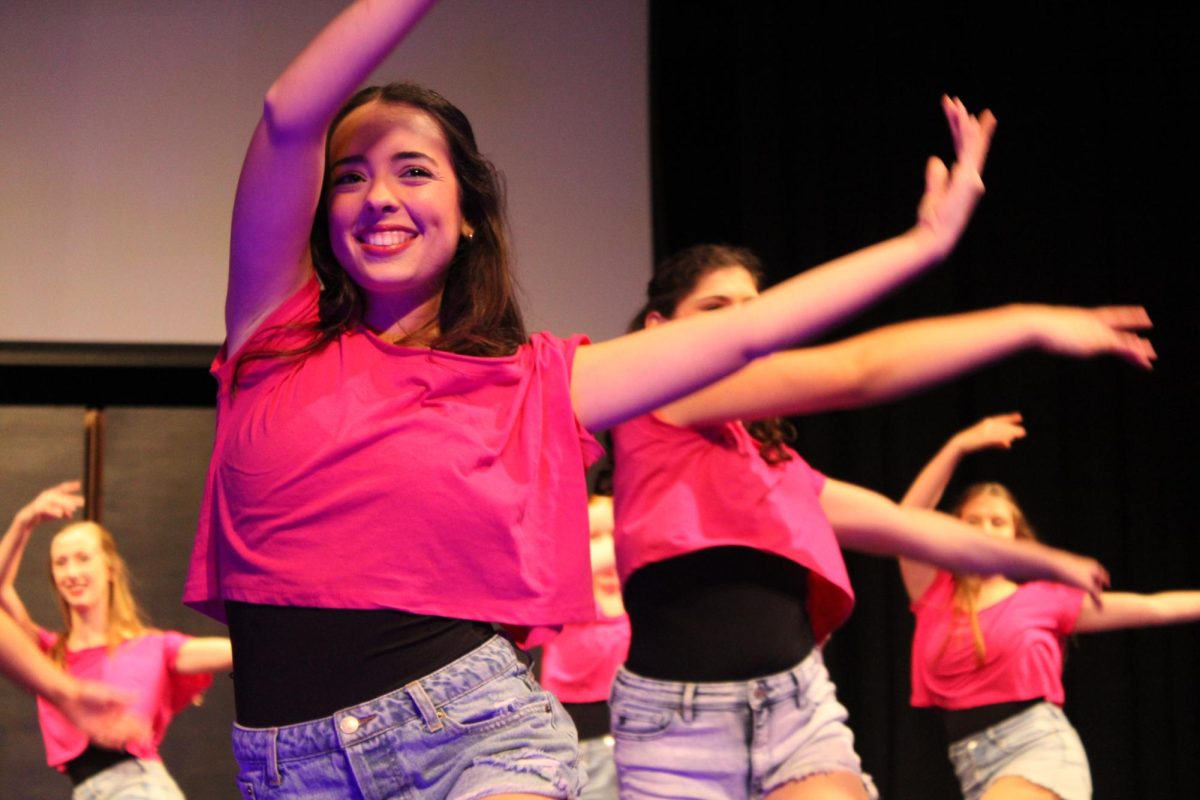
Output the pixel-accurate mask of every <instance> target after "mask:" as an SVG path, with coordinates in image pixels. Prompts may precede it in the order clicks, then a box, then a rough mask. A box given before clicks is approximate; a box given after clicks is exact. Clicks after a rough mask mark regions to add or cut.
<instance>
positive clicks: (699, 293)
mask: <svg viewBox="0 0 1200 800" xmlns="http://www.w3.org/2000/svg"><path fill="white" fill-rule="evenodd" d="M713 295H723V296H725V297H732V298H735V299H736V298H744V297H755V296H757V295H758V286H757V285H756V284H755V282H754V276H753V275H751V274H750V270H748V269H746V268H745V267H743V266H740V265H738V266H732V267H718V268H717V269H714V270H713V271H711V272H708V273H706V274H705V275H704V276H703V277H702V278H700V280H698V281H697V282H696V288H695V289H693V290H692V293H691V295H690V296H691V297H710V296H713Z"/></svg>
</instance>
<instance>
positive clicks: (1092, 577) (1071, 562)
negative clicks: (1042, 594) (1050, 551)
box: [1055, 550, 1109, 608]
mask: <svg viewBox="0 0 1200 800" xmlns="http://www.w3.org/2000/svg"><path fill="white" fill-rule="evenodd" d="M1055 557H1056V560H1057V561H1058V582H1059V583H1063V584H1066V585H1067V586H1074V587H1075V588H1077V589H1082V590H1083V591H1085V592H1087V593H1088V595H1089V596H1090V597H1091V598H1092V603H1093V604H1094V605H1095V606H1096V608H1100V606H1101V602H1100V596H1101V595H1102V594H1104V590H1105V589H1107V588H1108V583H1109V580H1108V570H1106V569H1105V568H1104V567H1103V566H1102V565H1101V564H1100V562H1099V561H1097V560H1096V559H1094V558H1088V557H1087V556H1077V555H1075V554H1074V553H1068V552H1067V551H1065V550H1059V551H1058V552H1057V553H1056V554H1055Z"/></svg>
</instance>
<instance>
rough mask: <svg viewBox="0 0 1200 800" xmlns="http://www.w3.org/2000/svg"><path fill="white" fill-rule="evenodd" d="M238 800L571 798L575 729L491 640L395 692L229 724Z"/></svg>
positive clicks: (575, 785) (498, 641)
mask: <svg viewBox="0 0 1200 800" xmlns="http://www.w3.org/2000/svg"><path fill="white" fill-rule="evenodd" d="M233 754H234V757H235V758H236V759H237V762H238V766H239V768H240V771H239V774H238V786H239V788H240V789H241V790H242V796H243V797H244V798H248V800H264V799H265V798H305V799H306V800H351V799H352V798H362V799H363V800H377V799H378V800H382V798H406V799H407V798H413V799H414V800H415V799H416V798H421V800H425V799H426V798H430V800H433V799H434V798H453V800H472V798H479V797H486V796H488V795H492V794H499V793H503V792H527V793H530V794H537V795H542V796H545V797H558V798H575V797H577V796H578V793H579V786H580V783H581V781H582V777H583V776H582V775H581V774H580V772H579V770H578V768H577V765H576V759H577V754H578V742H577V737H576V733H575V725H574V723H572V722H571V718H570V717H569V716H567V712H566V711H564V710H563V707H562V705H561V704H559V702H558V700H556V699H555V698H554V696H553V695H551V694H549V693H548V692H545V691H542V689H541V687H540V686H538V685H537V683H536V682H535V681H534V680H533V678H532V677H531V676H530V675H529V671H528V669H526V667H525V665H524V664H523V663H521V661H520V660H518V658H517V655H516V652H515V651H514V650H513V646H512V645H511V644H510V643H509V642H508V640H506V639H503V638H501V637H498V636H497V637H494V638H492V639H490V640H489V641H487V642H485V643H484V644H483V645H481V646H479V647H478V648H476V649H475V650H473V651H471V652H470V653H468V654H466V655H465V656H463V657H462V658H460V659H458V660H457V661H454V662H453V663H451V664H448V665H447V666H445V667H443V668H442V669H440V670H438V671H437V672H434V673H433V674H431V675H427V676H426V677H424V678H421V679H420V680H418V681H413V682H412V683H410V684H408V685H407V686H405V687H404V688H402V689H397V690H396V691H394V692H391V693H389V694H386V695H384V696H382V697H378V698H376V699H374V700H370V701H368V702H366V703H363V704H361V705H358V706H355V707H353V708H348V709H345V710H342V711H338V712H337V713H336V714H334V715H333V716H331V717H326V718H324V719H319V720H314V721H312V722H302V723H300V724H298V725H288V726H285V727H280V728H259V729H253V728H243V727H241V726H239V725H234V728H233Z"/></svg>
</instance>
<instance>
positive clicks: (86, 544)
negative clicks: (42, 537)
mask: <svg viewBox="0 0 1200 800" xmlns="http://www.w3.org/2000/svg"><path fill="white" fill-rule="evenodd" d="M99 549H100V537H98V536H97V535H96V532H95V531H93V530H90V529H88V528H75V529H73V530H67V531H63V532H62V533H60V534H58V535H57V536H55V537H54V538H53V539H52V540H50V557H51V558H56V557H58V556H60V555H67V554H70V553H78V552H86V553H94V552H96V551H98V550H99Z"/></svg>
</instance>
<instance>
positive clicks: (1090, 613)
mask: <svg viewBox="0 0 1200 800" xmlns="http://www.w3.org/2000/svg"><path fill="white" fill-rule="evenodd" d="M1101 601H1102V603H1103V606H1102V607H1100V608H1097V607H1095V606H1094V605H1092V604H1091V603H1084V604H1083V608H1081V609H1080V611H1079V619H1078V620H1076V622H1075V630H1076V631H1078V632H1079V633H1092V632H1094V631H1112V630H1119V629H1121V628H1148V627H1152V626H1156V625H1174V624H1176V623H1179V622H1194V621H1196V620H1200V591H1177V592H1158V593H1157V594H1131V593H1129V592H1105V593H1104V594H1103V595H1101Z"/></svg>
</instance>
